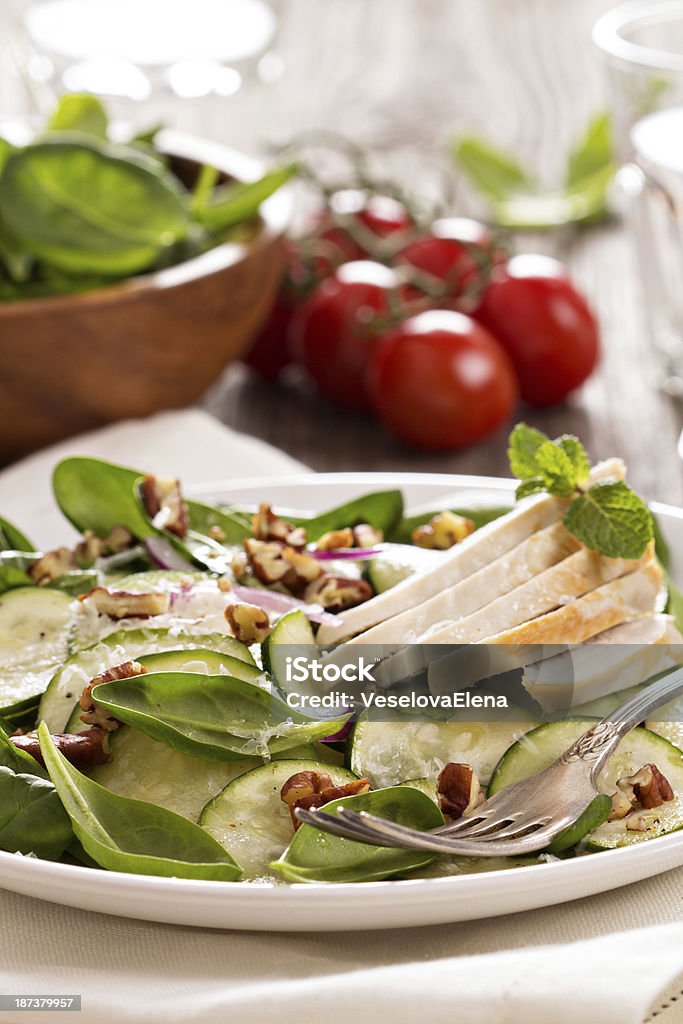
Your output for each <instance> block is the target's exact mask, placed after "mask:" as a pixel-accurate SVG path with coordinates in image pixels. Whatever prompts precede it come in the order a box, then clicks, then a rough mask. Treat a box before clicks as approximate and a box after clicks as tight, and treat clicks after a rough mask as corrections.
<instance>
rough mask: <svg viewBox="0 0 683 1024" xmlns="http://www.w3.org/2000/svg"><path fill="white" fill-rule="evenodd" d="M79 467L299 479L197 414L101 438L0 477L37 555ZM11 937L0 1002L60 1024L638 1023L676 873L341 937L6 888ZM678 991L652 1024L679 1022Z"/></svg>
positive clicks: (660, 963) (670, 974) (19, 1022)
mask: <svg viewBox="0 0 683 1024" xmlns="http://www.w3.org/2000/svg"><path fill="white" fill-rule="evenodd" d="M68 453H81V454H92V455H99V456H102V457H105V458H111V459H113V460H116V461H120V462H123V463H128V464H132V465H134V466H140V467H142V468H150V469H155V470H157V471H158V472H160V473H169V474H171V473H172V474H177V475H179V476H180V477H181V478H182V479H184V480H185V481H187V482H192V483H194V482H200V481H202V480H208V479H219V478H228V477H237V476H254V475H258V476H262V475H266V474H284V475H286V474H287V473H291V472H299V471H300V470H301V469H303V468H305V467H302V466H300V464H298V463H296V462H295V461H294V460H293V459H291V458H289V457H288V456H286V455H284V454H283V453H281V452H277V451H275V450H274V449H272V448H270V447H269V446H267V445H265V444H263V443H261V442H259V441H256V440H254V439H253V438H248V437H244V436H242V435H239V434H236V433H234V432H233V431H230V430H227V429H226V428H224V427H222V426H221V425H220V424H218V423H217V422H216V421H215V420H213V419H211V417H209V416H207V415H206V414H205V413H202V412H198V411H190V412H182V413H165V414H162V415H160V416H156V417H153V418H152V419H150V420H147V421H141V422H134V423H123V424H119V425H117V426H112V427H107V428H105V429H104V430H101V431H97V432H94V433H91V434H87V435H84V436H82V437H80V438H76V439H73V440H71V441H68V442H66V443H64V444H61V445H59V446H57V447H55V448H52V449H49V450H47V451H44V452H40V453H38V454H37V455H34V456H31V457H30V458H29V459H26V460H24V461H23V462H21V463H19V464H17V465H15V466H13V467H10V468H9V469H7V470H5V471H4V472H2V473H0V514H3V515H6V516H7V517H8V518H10V519H14V520H15V521H16V523H17V525H18V526H20V527H22V528H23V529H25V530H26V532H27V533H28V534H29V535H30V534H33V535H34V536H35V538H36V540H37V541H39V542H40V543H41V544H49V543H53V542H54V543H57V542H59V541H60V540H62V539H63V536H64V535H63V525H62V521H61V519H60V517H59V514H58V513H56V512H55V511H54V509H53V504H52V501H51V498H50V491H49V474H50V470H51V468H52V466H53V465H54V463H55V461H56V460H57V459H58V458H60V457H62V456H63V455H65V454H68ZM0 935H1V938H0V993H6V994H20V993H25V994H33V995H38V994H58V993H69V994H81V995H82V998H83V1002H82V1006H83V1009H82V1011H81V1012H79V1013H75V1012H74V1013H69V1012H60V1014H59V1015H58V1018H55V1019H59V1020H69V1021H71V1020H73V1021H74V1024H157V1022H159V1024H161V1022H164V1024H186V1022H187V1024H190V1022H200V1021H201V1022H202V1024H214V1022H216V1024H218V1022H221V1024H223V1022H225V1021H231V1022H235V1024H271V1022H272V1024H308V1022H309V1021H313V1020H319V1019H324V1020H325V1021H326V1024H347V1022H348V1021H349V1020H352V1021H353V1022H354V1024H365V1022H368V1024H369V1022H371V1021H372V1022H373V1024H374V1022H375V1021H377V1020H384V1019H391V1021H392V1024H414V1022H415V1021H419V1020H426V1021H429V1024H440V1022H446V1021H448V1022H449V1024H451V1022H457V1024H475V1022H476V1024H482V1022H485V1024H548V1022H550V1021H552V1022H553V1024H570V1022H571V1024H577V1022H579V1024H593V1022H598V1021H599V1022H600V1024H642V1022H643V1021H644V1020H645V1018H646V1015H647V1014H648V1012H649V1010H650V1009H651V1008H652V1007H653V1006H655V1005H657V1002H658V1000H661V994H662V993H663V991H664V990H665V989H666V988H667V987H668V986H669V985H670V984H671V983H672V982H673V981H674V979H675V978H676V977H677V976H678V975H679V973H681V972H683V868H682V869H677V870H675V871H670V872H668V873H667V874H665V875H658V876H656V877H654V878H651V879H647V880H645V881H643V882H640V883H637V884H635V885H631V886H629V887H627V888H623V889H619V890H616V891H614V892H609V893H603V894H601V895H599V896H595V897H591V898H587V899H583V900H577V901H575V902H572V903H567V904H562V905H559V906H557V907H550V908H547V909H544V910H536V911H530V912H528V913H524V914H515V915H509V916H507V917H502V918H492V919H488V920H481V921H472V922H466V923H463V924H455V925H443V926H434V927H429V928H413V929H403V930H396V931H376V932H346V933H340V934H334V933H316V934H274V933H272V934H271V933H256V932H241V933H240V932H230V931H210V930H207V929H192V928H181V927H175V926H172V925H161V924H152V923H148V922H143V921H135V920H129V919H125V918H117V917H106V916H102V915H99V914H94V913H92V914H89V913H86V912H84V911H79V910H73V909H71V908H68V907H62V906H59V905H56V904H49V903H44V902H41V901H39V900H35V899H31V898H29V897H25V896H18V895H15V894H13V893H9V892H2V891H0ZM682 984H683V982H679V983H678V987H677V988H675V989H674V996H673V997H672V1002H671V1007H670V1009H665V1010H663V1011H660V1010H657V1016H656V1020H657V1024H674V1022H676V1021H683V1014H681V1013H679V1011H678V1009H677V1008H678V1007H681V1006H683V1000H681V1001H680V1002H676V992H677V991H679V990H680V986H681V985H682ZM49 1019H52V1018H49ZM653 1019H654V1018H653ZM4 1021H7V1022H8V1024H44V1022H45V1013H44V1012H41V1011H36V1012H33V1011H22V1012H21V1013H19V1014H16V1015H15V1017H14V1018H11V1017H10V1014H8V1013H4V1012H3V1013H0V1024H3V1022H4Z"/></svg>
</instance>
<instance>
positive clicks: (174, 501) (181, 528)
mask: <svg viewBox="0 0 683 1024" xmlns="http://www.w3.org/2000/svg"><path fill="white" fill-rule="evenodd" d="M140 497H141V498H142V504H143V505H144V506H145V509H146V511H147V514H148V515H149V517H150V519H151V520H152V522H153V523H154V525H155V526H156V527H157V528H158V529H159V530H168V531H169V533H174V534H175V535H176V537H184V536H185V535H186V534H187V530H188V527H189V525H190V516H189V512H188V510H187V505H186V504H185V500H184V498H183V495H182V491H181V489H180V480H175V479H173V478H172V477H160V476H146V477H144V478H143V481H142V483H141V484H140Z"/></svg>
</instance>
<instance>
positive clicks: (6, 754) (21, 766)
mask: <svg viewBox="0 0 683 1024" xmlns="http://www.w3.org/2000/svg"><path fill="white" fill-rule="evenodd" d="M7 724H8V725H9V723H7ZM0 766H2V767H3V768H10V769H11V770H12V771H13V772H17V773H18V774H22V775H36V776H38V778H40V779H47V778H48V777H49V776H48V774H47V772H46V771H45V769H44V768H43V766H42V764H39V763H38V761H36V759H35V758H34V757H31V755H30V754H27V752H26V751H25V750H21V749H20V748H19V747H15V746H14V744H13V743H12V741H11V740H10V738H9V735H8V733H7V732H6V731H5V729H4V727H2V726H0Z"/></svg>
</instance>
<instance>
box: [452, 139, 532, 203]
mask: <svg viewBox="0 0 683 1024" xmlns="http://www.w3.org/2000/svg"><path fill="white" fill-rule="evenodd" d="M451 152H452V154H453V159H454V160H455V163H456V164H457V165H458V166H459V167H460V170H461V171H462V172H463V174H465V175H466V176H467V177H468V178H469V180H470V182H471V183H472V184H473V185H474V187H475V188H476V189H478V190H479V191H480V192H483V193H484V195H486V196H488V197H489V199H507V198H509V197H510V196H511V195H514V194H515V193H524V192H533V191H534V189H535V185H534V181H533V178H532V177H531V176H530V175H529V174H527V172H526V170H525V169H524V168H523V167H522V166H521V165H520V164H519V163H518V162H517V160H515V158H514V157H513V156H510V154H508V153H505V152H504V151H503V150H501V149H498V148H497V147H495V146H492V145H491V144H490V143H489V142H486V141H485V140H484V139H481V138H479V137H478V136H476V135H463V136H460V137H459V138H457V139H454V140H453V145H452V149H451Z"/></svg>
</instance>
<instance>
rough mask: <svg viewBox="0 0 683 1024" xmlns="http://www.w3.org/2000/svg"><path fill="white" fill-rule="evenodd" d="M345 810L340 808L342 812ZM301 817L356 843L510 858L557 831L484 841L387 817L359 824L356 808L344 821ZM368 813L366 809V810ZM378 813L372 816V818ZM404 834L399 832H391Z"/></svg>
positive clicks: (315, 814)
mask: <svg viewBox="0 0 683 1024" xmlns="http://www.w3.org/2000/svg"><path fill="white" fill-rule="evenodd" d="M342 810H343V809H342V808H340V809H339V811H338V813H339V812H340V811H342ZM296 813H297V817H298V818H299V820H300V821H303V822H305V823H306V824H307V825H312V826H313V827H314V828H319V829H321V830H322V831H324V832H330V833H332V834H333V835H338V836H340V837H341V838H343V839H350V840H352V841H354V842H360V843H365V844H366V845H371V846H390V847H392V848H398V849H413V850H425V851H428V852H430V853H438V854H442V855H446V856H448V855H450V856H458V855H460V856H465V857H509V856H514V855H517V854H520V853H532V852H534V851H536V850H540V849H543V847H545V846H547V844H548V842H549V841H550V839H552V838H553V837H554V835H555V834H556V830H555V829H551V830H549V829H548V827H547V826H546V827H544V828H541V829H539V831H538V832H536V833H534V834H532V835H530V836H524V837H522V838H521V839H516V840H514V841H512V840H500V841H494V840H492V841H490V842H483V841H482V840H473V841H467V840H464V839H448V838H446V837H444V836H439V835H434V834H433V833H431V832H420V831H418V830H417V829H410V828H407V827H405V826H403V825H397V824H396V823H395V822H388V821H385V820H384V819H382V818H380V819H377V820H378V821H380V822H381V823H382V826H386V827H382V828H381V829H375V827H374V826H373V825H371V824H367V825H366V824H365V822H363V819H362V818H361V822H363V824H362V827H358V826H357V824H356V821H355V820H354V819H356V817H357V815H356V812H354V811H349V810H345V812H344V817H345V818H347V819H350V820H347V821H340V820H339V819H338V818H337V817H336V816H335V815H332V814H329V813H326V812H324V811H322V810H315V811H305V810H303V809H301V808H298V809H297V812H296ZM363 813H365V812H363ZM373 817H374V816H373V815H368V818H369V819H370V820H372V818H373ZM390 832H391V833H394V832H396V833H400V834H397V835H395V836H394V835H393V834H391V835H390V834H389V833H390Z"/></svg>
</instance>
